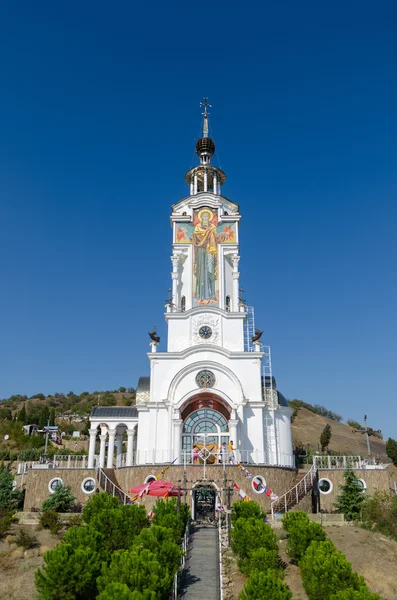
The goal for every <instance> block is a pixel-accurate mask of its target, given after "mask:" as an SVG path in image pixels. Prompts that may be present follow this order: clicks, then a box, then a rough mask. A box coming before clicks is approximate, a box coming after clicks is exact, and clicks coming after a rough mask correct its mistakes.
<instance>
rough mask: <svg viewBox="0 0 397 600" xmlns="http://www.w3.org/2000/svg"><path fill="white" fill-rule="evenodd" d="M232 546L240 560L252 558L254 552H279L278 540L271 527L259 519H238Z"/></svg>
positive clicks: (233, 533) (232, 537) (232, 532)
mask: <svg viewBox="0 0 397 600" xmlns="http://www.w3.org/2000/svg"><path fill="white" fill-rule="evenodd" d="M231 542H232V544H231V546H232V550H233V552H234V553H235V554H237V555H238V557H239V558H240V559H242V560H243V559H244V558H246V557H249V556H251V554H252V552H253V551H254V550H257V549H258V548H266V549H267V550H277V538H276V535H275V533H274V531H273V530H272V528H271V527H270V525H267V524H266V523H264V522H263V521H261V520H259V519H254V518H252V517H249V518H248V519H243V518H241V517H240V519H237V521H236V523H235V524H234V528H233V529H232V531H231Z"/></svg>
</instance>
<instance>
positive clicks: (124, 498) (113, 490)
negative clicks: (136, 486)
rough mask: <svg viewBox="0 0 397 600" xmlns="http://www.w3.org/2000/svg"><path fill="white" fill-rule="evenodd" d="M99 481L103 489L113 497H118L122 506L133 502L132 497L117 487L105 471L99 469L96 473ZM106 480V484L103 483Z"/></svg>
mask: <svg viewBox="0 0 397 600" xmlns="http://www.w3.org/2000/svg"><path fill="white" fill-rule="evenodd" d="M96 476H97V480H98V482H99V485H100V486H101V488H102V489H103V490H104V491H105V492H106V493H107V494H111V495H112V496H117V497H118V499H119V500H120V502H121V503H122V504H128V502H129V501H130V500H131V498H130V496H129V495H128V494H126V493H125V491H124V490H122V489H121V488H120V487H119V486H118V485H116V484H115V483H114V482H113V481H112V480H111V479H110V478H109V477H108V476H107V475H106V473H105V471H104V470H103V469H102V468H101V467H99V468H98V469H97V471H96ZM103 480H104V483H103Z"/></svg>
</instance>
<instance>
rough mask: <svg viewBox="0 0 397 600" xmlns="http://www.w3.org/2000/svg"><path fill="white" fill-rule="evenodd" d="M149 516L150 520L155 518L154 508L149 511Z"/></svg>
mask: <svg viewBox="0 0 397 600" xmlns="http://www.w3.org/2000/svg"><path fill="white" fill-rule="evenodd" d="M148 517H149V519H150V520H152V519H153V511H152V510H151V511H150V512H149V514H148Z"/></svg>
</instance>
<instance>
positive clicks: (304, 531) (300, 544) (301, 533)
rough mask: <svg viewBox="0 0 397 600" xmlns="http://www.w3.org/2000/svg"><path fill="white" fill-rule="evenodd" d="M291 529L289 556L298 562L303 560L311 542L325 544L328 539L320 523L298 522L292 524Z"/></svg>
mask: <svg viewBox="0 0 397 600" xmlns="http://www.w3.org/2000/svg"><path fill="white" fill-rule="evenodd" d="M289 527H290V529H289V536H288V540H287V554H288V556H290V557H291V558H292V559H293V560H294V561H296V562H299V561H300V560H301V558H302V557H303V555H304V554H305V552H306V550H307V549H308V547H309V545H310V544H311V542H313V541H314V540H316V541H317V542H323V541H324V540H325V539H326V535H325V531H324V529H323V528H322V527H321V525H319V524H318V523H310V522H309V523H305V522H304V521H303V520H302V521H299V520H297V521H295V523H293V524H291V523H290V524H289Z"/></svg>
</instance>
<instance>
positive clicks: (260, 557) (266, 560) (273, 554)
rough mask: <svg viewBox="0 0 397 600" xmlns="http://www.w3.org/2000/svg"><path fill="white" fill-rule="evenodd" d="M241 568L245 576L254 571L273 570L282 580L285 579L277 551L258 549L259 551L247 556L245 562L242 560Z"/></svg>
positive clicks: (240, 562)
mask: <svg viewBox="0 0 397 600" xmlns="http://www.w3.org/2000/svg"><path fill="white" fill-rule="evenodd" d="M239 567H240V570H241V571H242V572H243V573H244V574H245V575H250V573H251V572H252V571H267V570H268V569H273V570H274V571H275V572H277V573H278V574H279V576H280V577H281V579H282V578H283V577H284V572H283V569H282V568H281V561H280V559H279V557H278V554H277V550H267V549H266V548H258V549H257V550H254V551H253V552H252V553H251V555H250V556H246V557H245V558H244V559H243V560H240V561H239Z"/></svg>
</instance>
